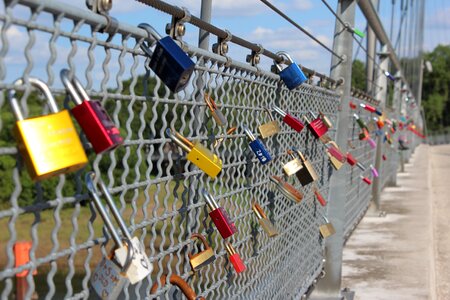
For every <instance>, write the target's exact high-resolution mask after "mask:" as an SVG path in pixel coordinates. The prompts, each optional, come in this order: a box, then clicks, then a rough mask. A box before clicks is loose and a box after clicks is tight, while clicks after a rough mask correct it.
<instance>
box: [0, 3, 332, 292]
mask: <svg viewBox="0 0 450 300" xmlns="http://www.w3.org/2000/svg"><path fill="white" fill-rule="evenodd" d="M27 3H28V4H29V5H30V6H31V7H30V8H27V7H26V6H24V5H21V4H16V3H8V4H7V6H6V8H5V13H4V14H2V15H1V16H0V18H1V20H2V30H1V40H2V49H1V51H0V66H1V70H2V72H1V74H2V78H1V82H0V86H1V88H2V90H3V91H5V90H7V89H11V88H16V89H18V90H19V91H22V92H23V94H22V95H21V97H20V103H21V106H22V109H23V111H24V114H25V115H30V116H31V115H36V114H39V113H45V112H46V111H45V110H46V109H45V107H46V106H45V105H43V104H42V99H39V97H38V96H37V94H36V93H35V92H33V91H32V90H31V88H30V86H29V85H28V84H25V87H19V88H17V87H14V86H13V84H12V83H13V81H14V79H15V78H17V77H23V78H24V79H25V82H27V79H28V78H29V77H33V76H34V77H40V78H41V79H42V80H43V81H45V82H46V83H47V84H48V85H49V87H50V89H51V91H52V93H53V94H54V95H55V96H56V98H57V100H58V104H59V107H62V106H64V107H72V106H73V104H72V103H70V102H69V99H68V98H66V97H65V93H64V91H63V89H62V85H61V82H60V81H59V78H58V74H59V71H60V69H61V68H62V67H67V68H69V69H70V70H72V71H73V72H74V74H75V75H76V76H77V77H78V78H79V79H80V81H81V82H82V84H83V85H84V86H85V87H86V90H87V91H88V93H89V95H90V96H91V97H92V98H94V99H99V100H101V102H102V104H103V106H104V107H105V108H106V110H107V111H108V113H109V114H110V116H111V117H112V120H113V121H114V123H115V124H116V126H117V127H118V128H120V130H121V132H122V136H123V137H124V138H125V143H124V145H123V146H122V147H120V148H117V149H116V150H114V151H112V152H110V153H109V154H105V155H98V156H96V155H95V154H94V153H93V151H92V149H91V146H90V145H89V144H88V143H87V142H86V139H85V138H84V136H83V135H82V140H83V141H84V144H85V147H86V149H87V153H88V156H89V159H90V162H91V163H90V164H89V166H88V167H87V168H85V169H84V170H82V171H80V172H77V173H75V174H70V175H61V176H59V177H58V178H56V179H51V180H48V181H44V182H42V183H32V182H31V181H30V178H29V177H28V175H27V174H26V171H25V170H24V168H23V165H22V161H21V160H20V156H18V154H17V151H16V148H15V142H14V139H13V138H12V136H11V128H12V126H13V124H14V122H15V120H14V118H13V115H12V112H11V109H10V107H9V105H8V102H7V99H6V98H5V97H6V96H5V93H2V98H1V102H0V103H1V111H2V115H1V120H2V122H1V133H2V134H3V136H5V137H6V138H5V139H2V145H1V149H0V153H1V154H2V158H3V160H4V161H6V162H7V163H4V164H3V165H2V170H1V171H2V177H3V180H4V181H3V182H2V183H3V184H5V183H6V182H10V186H8V187H7V191H6V192H4V193H3V199H2V206H1V210H0V225H1V226H2V227H3V228H5V232H4V234H2V236H1V240H0V244H1V248H0V262H1V271H0V287H1V288H0V290H1V295H2V299H8V298H10V297H12V294H13V293H14V285H13V282H14V281H13V278H14V277H15V275H17V274H18V273H20V272H22V271H24V270H30V271H32V272H34V271H37V275H35V276H32V272H29V273H28V275H27V282H28V285H29V289H28V293H27V297H31V296H32V294H33V292H34V291H36V292H37V294H38V295H39V297H45V298H63V297H64V298H72V299H81V298H88V297H89V292H90V291H89V279H90V277H91V275H92V271H93V268H95V266H96V265H97V264H98V263H99V260H100V259H101V258H102V256H103V255H106V254H107V253H108V251H109V249H110V248H111V245H112V241H109V240H108V239H107V238H105V234H104V233H103V231H102V226H103V222H102V220H101V219H100V218H99V216H98V215H97V214H96V213H95V210H94V209H93V208H91V206H90V203H89V200H88V199H89V198H88V195H87V191H86V189H85V187H84V184H83V177H84V174H85V172H87V171H89V170H93V171H94V172H96V174H98V175H100V176H101V177H102V178H103V179H104V181H105V182H106V184H107V185H108V188H109V190H110V192H111V194H112V195H113V196H114V198H115V199H116V201H117V203H118V205H119V208H120V213H121V214H122V216H123V218H124V220H125V222H126V223H127V224H128V225H129V229H130V231H131V232H132V234H133V235H134V236H137V237H138V238H139V239H140V240H141V241H142V242H143V243H144V245H145V248H146V252H147V254H148V255H149V257H150V260H151V262H152V264H153V272H152V274H151V276H149V277H148V278H147V279H145V280H144V281H142V282H140V283H138V284H136V285H129V286H127V287H126V288H125V289H124V291H123V294H122V296H121V297H123V298H124V299H140V298H146V297H158V296H165V297H166V298H172V297H174V295H180V293H179V291H178V292H176V291H174V290H173V289H171V286H170V285H165V286H163V285H162V284H161V282H160V280H159V278H160V277H161V276H162V275H163V274H168V276H170V275H171V274H177V275H179V276H181V277H182V278H184V279H185V280H187V281H188V283H189V284H190V285H191V286H192V287H193V289H194V290H195V291H196V292H197V293H198V294H199V295H201V296H204V297H207V298H212V299H225V298H242V299H247V298H258V299H262V298H280V297H283V296H289V297H296V296H299V295H302V294H303V293H305V292H306V290H307V289H308V287H309V286H310V285H311V283H312V282H313V280H314V279H315V278H316V277H317V276H318V275H319V273H320V272H321V269H322V258H323V253H322V252H323V245H324V242H323V239H322V238H321V237H320V234H319V225H321V224H322V222H323V219H322V217H321V214H323V215H325V214H326V212H325V211H324V208H322V207H321V206H320V205H319V206H318V205H317V201H316V200H315V199H314V197H313V195H314V194H313V193H312V192H311V187H310V186H307V187H305V188H301V186H300V184H299V182H298V181H297V179H294V178H285V179H286V180H287V181H288V182H290V183H291V184H293V185H294V186H295V187H296V188H298V189H300V190H302V192H303V193H304V199H303V201H302V202H301V203H300V204H296V203H294V202H291V201H290V200H288V199H286V198H285V197H283V196H282V194H280V193H279V192H278V191H277V190H276V188H275V186H274V185H273V184H272V183H270V181H269V177H270V176H271V175H278V176H282V174H281V173H282V172H281V170H282V169H281V166H282V165H283V164H284V163H286V162H288V161H289V160H290V157H289V155H288V154H287V153H286V151H287V150H288V149H290V148H292V147H297V148H299V149H300V150H301V151H302V152H303V153H304V154H305V156H306V157H307V158H308V159H309V160H310V161H311V162H312V163H313V165H314V168H315V169H316V171H317V174H318V175H319V181H318V183H317V186H318V187H319V188H320V190H321V193H322V194H323V195H324V196H325V197H327V195H328V179H329V177H330V175H331V169H330V166H329V163H328V159H327V157H326V155H325V152H324V147H323V146H322V145H321V144H319V143H318V142H317V141H316V140H315V139H314V137H313V136H312V135H311V134H310V133H309V132H308V131H307V130H306V129H305V130H304V131H303V132H302V133H301V134H296V133H295V132H294V131H293V130H291V129H290V128H289V127H287V126H282V131H281V132H280V133H279V134H278V135H276V136H275V137H273V138H269V139H267V141H266V145H267V147H268V149H270V152H271V154H272V156H273V158H274V159H273V162H271V163H270V164H269V165H266V166H263V165H261V164H259V162H258V160H257V159H256V157H255V156H254V154H253V153H252V152H251V150H250V148H249V139H248V138H247V136H246V135H245V134H244V132H243V131H242V130H240V129H238V130H237V131H236V132H235V133H234V134H230V135H227V134H226V133H225V131H226V130H225V129H223V128H218V127H217V126H215V123H214V120H213V119H212V118H211V116H210V114H209V112H208V110H207V109H206V106H205V103H204V102H203V96H204V94H205V93H208V94H209V95H211V96H212V97H213V99H215V100H216V102H217V104H218V105H219V106H220V107H221V110H222V112H223V113H224V114H225V116H226V118H227V120H228V123H229V124H230V126H238V127H239V126H240V125H242V124H246V125H247V126H248V127H250V128H251V129H252V130H253V131H254V132H255V133H256V128H257V127H258V126H259V125H260V124H262V123H263V122H267V121H268V120H269V118H268V116H267V115H266V113H265V112H264V107H267V106H270V105H273V104H276V105H278V106H280V107H282V108H285V109H288V110H289V112H290V113H292V114H294V115H300V114H304V113H306V112H307V111H315V112H317V111H319V110H320V111H322V112H323V113H325V114H326V115H327V116H328V117H330V118H331V120H332V121H333V122H335V121H336V111H337V108H338V105H339V97H338V95H337V94H336V93H335V92H334V91H332V90H329V89H325V88H321V87H318V86H313V85H310V84H305V85H303V86H302V87H301V88H299V89H297V90H296V91H294V92H289V91H288V90H287V89H286V88H285V87H284V85H283V84H280V80H279V77H278V76H276V75H274V74H271V73H268V72H264V71H261V70H259V69H257V68H255V67H251V66H249V65H247V64H241V63H239V62H234V63H232V64H231V65H229V66H225V63H226V62H227V60H226V59H225V58H224V57H221V56H218V55H215V54H213V53H210V52H207V51H204V50H201V49H197V48H195V47H192V46H190V45H185V46H186V47H187V50H188V53H189V55H190V56H191V58H192V59H193V60H194V61H195V62H196V69H195V72H194V74H193V76H192V78H191V81H190V83H189V85H188V87H187V88H186V90H185V91H183V92H180V93H178V94H172V93H171V92H170V91H169V90H168V89H167V88H166V87H165V86H164V85H163V84H162V82H161V81H160V80H159V78H157V77H156V76H154V74H153V73H152V72H151V71H149V70H148V69H147V68H146V66H147V64H148V61H149V58H148V57H146V56H145V55H144V53H143V52H142V51H141V50H140V46H141V44H142V42H143V41H144V39H145V38H146V36H147V33H146V32H145V31H144V30H141V29H139V28H137V27H134V26H130V25H127V24H119V30H118V33H117V34H116V35H115V36H114V37H113V38H112V39H111V40H108V35H107V34H102V33H99V32H98V28H99V26H98V24H102V22H103V21H104V18H103V17H101V16H99V15H96V14H94V13H91V12H89V11H86V10H80V9H76V8H73V7H71V6H69V5H64V6H61V5H59V4H58V3H51V2H46V3H45V4H40V5H37V4H35V5H33V4H30V3H29V2H22V4H27ZM31 8H32V9H31ZM96 25H97V26H96ZM17 36H20V39H21V43H22V44H23V45H22V46H23V50H21V51H18V49H16V45H15V41H16V37H17ZM11 78H12V79H11ZM42 108H44V110H42ZM166 128H173V129H176V130H178V131H180V132H181V133H183V134H184V135H185V136H186V137H188V138H190V139H196V140H200V141H201V142H202V143H203V144H205V145H208V148H210V149H211V150H213V151H215V152H216V153H217V155H218V156H219V157H221V158H222V160H223V164H224V167H223V170H222V172H221V173H220V174H219V176H218V177H217V178H216V179H215V180H210V178H208V177H207V176H206V175H204V174H203V173H202V172H201V171H200V170H199V169H198V168H196V167H193V166H192V165H191V164H190V163H189V162H187V161H186V160H185V155H184V154H183V153H182V152H181V151H180V149H178V147H175V146H174V145H173V144H171V143H170V139H168V138H166V136H165V135H164V131H165V129H166ZM334 134H335V132H334V131H331V132H330V136H331V137H333V136H334ZM219 138H224V139H223V141H222V143H221V144H220V146H219V147H217V148H215V149H213V147H212V144H213V143H214V142H215V141H216V140H217V139H219ZM2 186H4V185H2ZM203 188H205V189H207V190H208V191H210V192H211V193H212V194H213V195H214V197H215V198H216V199H217V201H218V202H219V204H220V205H221V206H223V207H224V208H225V210H226V211H228V212H229V214H230V217H231V219H232V220H233V221H234V223H235V225H236V227H237V228H238V232H237V233H236V234H235V235H233V237H232V239H231V241H232V244H233V245H234V247H235V249H236V250H237V252H239V253H240V255H241V257H242V258H243V260H244V262H245V264H246V265H247V270H246V271H245V272H244V273H243V274H241V275H239V276H237V275H236V274H235V273H234V271H233V270H232V267H231V265H230V263H229V261H228V255H227V252H226V250H225V247H224V242H223V240H222V238H221V237H220V235H218V234H217V231H216V230H215V229H214V227H213V226H214V225H213V224H212V222H211V221H210V219H209V217H208V208H207V207H206V205H205V199H203V197H202V196H201V193H200V191H201V189H203ZM255 200H256V201H257V202H258V203H259V204H260V205H261V206H262V207H263V208H264V210H265V211H266V213H267V215H268V216H269V218H270V220H271V221H272V222H273V223H274V225H275V226H276V227H277V228H278V230H279V232H280V234H279V235H278V236H277V237H276V238H268V236H267V235H266V234H265V233H264V231H262V229H261V228H260V227H259V225H258V221H257V219H256V218H255V216H254V214H253V212H252V209H251V206H252V203H253V202H254V201H255ZM196 232H199V233H202V234H205V235H206V236H207V240H208V241H209V243H210V245H211V246H212V247H213V249H214V250H215V253H216V256H217V259H216V260H215V261H214V263H212V264H211V265H208V266H207V267H205V268H203V269H201V270H200V271H198V272H197V273H195V274H193V272H192V271H191V268H190V266H189V264H188V261H189V260H188V253H189V251H190V250H189V249H191V250H192V248H194V247H192V244H193V241H191V240H190V236H191V234H192V233H196ZM106 236H107V235H106ZM21 240H26V241H30V242H31V243H32V247H31V250H30V262H29V263H27V264H25V265H22V266H15V257H14V252H13V247H14V244H15V243H16V242H18V241H21ZM193 251H195V250H193ZM154 283H157V284H159V286H158V289H157V291H156V293H155V294H153V295H150V288H151V286H152V285H153V284H154ZM255 286H258V287H259V288H258V289H255V288H254V287H255Z"/></svg>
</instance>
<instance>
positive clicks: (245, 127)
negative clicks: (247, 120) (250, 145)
mask: <svg viewBox="0 0 450 300" xmlns="http://www.w3.org/2000/svg"><path fill="white" fill-rule="evenodd" d="M241 127H242V129H244V132H245V134H247V136H248V137H249V139H250V140H251V141H252V142H253V141H256V137H255V135H254V134H253V132H251V131H250V129H249V128H248V127H247V126H246V125H244V124H242V125H241Z"/></svg>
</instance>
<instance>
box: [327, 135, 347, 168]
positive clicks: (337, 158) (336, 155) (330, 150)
mask: <svg viewBox="0 0 450 300" xmlns="http://www.w3.org/2000/svg"><path fill="white" fill-rule="evenodd" d="M325 147H326V148H327V155H328V159H329V161H330V163H331V165H332V166H333V168H334V169H335V170H339V169H340V168H342V166H343V165H344V163H345V156H344V155H343V154H342V152H341V151H340V149H339V146H338V145H337V144H336V143H335V142H334V141H331V142H328V143H327V144H325Z"/></svg>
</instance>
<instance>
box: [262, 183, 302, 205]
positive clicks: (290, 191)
mask: <svg viewBox="0 0 450 300" xmlns="http://www.w3.org/2000/svg"><path fill="white" fill-rule="evenodd" d="M269 179H270V181H272V182H273V183H275V186H276V188H277V189H278V190H279V191H280V192H281V193H282V194H283V195H284V196H285V197H286V198H288V199H291V200H292V201H295V202H297V203H300V202H301V201H302V199H303V194H302V193H301V192H300V191H299V190H297V189H296V188H295V187H293V186H292V185H290V184H289V183H287V182H285V181H284V180H283V179H281V178H280V177H278V176H270V178H269Z"/></svg>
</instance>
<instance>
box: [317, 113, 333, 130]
mask: <svg viewBox="0 0 450 300" xmlns="http://www.w3.org/2000/svg"><path fill="white" fill-rule="evenodd" d="M319 114H320V118H321V119H322V122H323V124H325V126H327V127H328V129H331V128H333V123H331V121H330V119H329V118H328V117H327V116H326V115H325V114H324V113H323V112H321V111H320V110H319Z"/></svg>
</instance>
